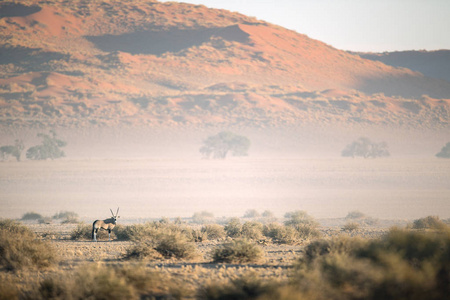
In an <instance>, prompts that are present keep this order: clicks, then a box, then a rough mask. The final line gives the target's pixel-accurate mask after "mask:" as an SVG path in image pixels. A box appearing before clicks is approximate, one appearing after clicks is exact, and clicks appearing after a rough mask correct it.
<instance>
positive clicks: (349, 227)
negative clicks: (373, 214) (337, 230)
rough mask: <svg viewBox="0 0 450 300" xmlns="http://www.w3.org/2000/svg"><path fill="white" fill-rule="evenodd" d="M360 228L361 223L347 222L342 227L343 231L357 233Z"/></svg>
mask: <svg viewBox="0 0 450 300" xmlns="http://www.w3.org/2000/svg"><path fill="white" fill-rule="evenodd" d="M359 228H360V225H359V223H356V222H347V223H345V224H344V226H342V230H343V231H355V230H358V229H359Z"/></svg>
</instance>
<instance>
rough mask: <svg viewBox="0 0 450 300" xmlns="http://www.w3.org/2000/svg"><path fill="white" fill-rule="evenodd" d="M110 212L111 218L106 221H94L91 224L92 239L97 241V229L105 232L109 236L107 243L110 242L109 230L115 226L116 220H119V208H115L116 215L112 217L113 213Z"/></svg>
mask: <svg viewBox="0 0 450 300" xmlns="http://www.w3.org/2000/svg"><path fill="white" fill-rule="evenodd" d="M109 210H110V211H111V214H112V217H111V218H109V219H106V220H95V221H94V223H93V224H92V239H93V240H94V241H95V242H96V241H97V232H98V230H99V229H103V230H107V231H108V235H109V241H111V230H113V229H114V227H115V226H116V221H117V218H119V216H118V214H119V208H117V212H116V215H114V213H113V211H112V210H111V209H109Z"/></svg>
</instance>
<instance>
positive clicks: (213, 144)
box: [200, 131, 250, 159]
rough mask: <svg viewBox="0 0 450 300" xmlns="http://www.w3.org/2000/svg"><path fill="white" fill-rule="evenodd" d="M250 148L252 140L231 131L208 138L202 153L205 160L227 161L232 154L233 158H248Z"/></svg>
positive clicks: (201, 149) (204, 142)
mask: <svg viewBox="0 0 450 300" xmlns="http://www.w3.org/2000/svg"><path fill="white" fill-rule="evenodd" d="M249 148H250V140H249V139H248V138H247V137H245V136H241V135H237V134H234V133H232V132H229V131H222V132H219V133H218V134H216V135H213V136H210V137H208V138H207V139H206V140H204V141H203V146H202V147H201V148H200V153H202V154H203V157H204V158H210V157H211V156H212V157H213V158H214V159H225V158H226V156H227V154H228V153H229V152H231V154H232V155H233V156H247V155H248V153H247V151H248V149H249Z"/></svg>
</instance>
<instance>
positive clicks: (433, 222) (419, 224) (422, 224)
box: [412, 216, 447, 230]
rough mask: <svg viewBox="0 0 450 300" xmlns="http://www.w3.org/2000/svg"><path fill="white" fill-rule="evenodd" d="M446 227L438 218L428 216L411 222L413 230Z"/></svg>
mask: <svg viewBox="0 0 450 300" xmlns="http://www.w3.org/2000/svg"><path fill="white" fill-rule="evenodd" d="M446 227H447V225H446V224H445V223H444V222H443V221H441V220H440V219H439V217H438V216H428V217H425V218H421V219H417V220H415V221H414V222H413V224H412V228H413V229H438V230H440V229H444V228H446Z"/></svg>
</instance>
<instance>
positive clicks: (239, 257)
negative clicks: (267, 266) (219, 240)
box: [212, 239, 264, 263]
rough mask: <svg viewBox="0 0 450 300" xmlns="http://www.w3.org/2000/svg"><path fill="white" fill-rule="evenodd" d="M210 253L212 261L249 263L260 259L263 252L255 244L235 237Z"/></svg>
mask: <svg viewBox="0 0 450 300" xmlns="http://www.w3.org/2000/svg"><path fill="white" fill-rule="evenodd" d="M212 254H213V261H214V262H226V263H250V262H257V261H259V260H261V259H262V257H263V254H264V253H263V251H262V250H261V248H259V247H258V246H257V245H255V244H253V243H251V242H249V241H247V240H244V239H236V240H233V241H231V242H229V243H225V244H222V245H220V246H219V247H217V248H215V249H214V250H213V253H212Z"/></svg>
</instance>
